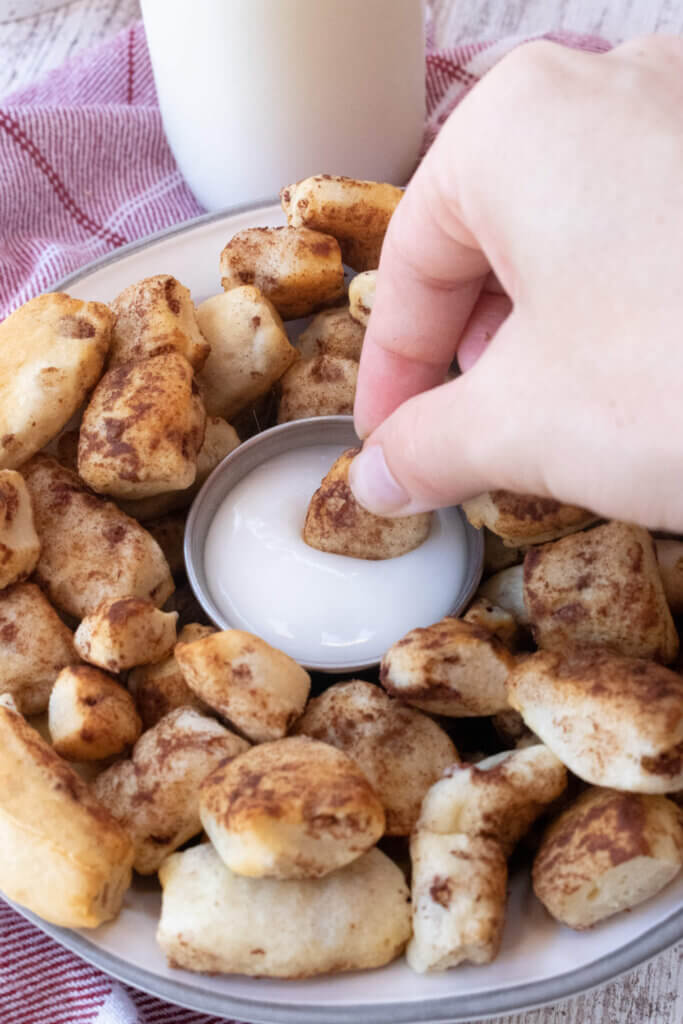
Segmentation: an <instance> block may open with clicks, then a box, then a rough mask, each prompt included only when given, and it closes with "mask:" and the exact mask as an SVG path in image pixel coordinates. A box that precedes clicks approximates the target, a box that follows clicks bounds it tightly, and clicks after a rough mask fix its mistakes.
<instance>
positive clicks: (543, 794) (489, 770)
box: [417, 743, 567, 857]
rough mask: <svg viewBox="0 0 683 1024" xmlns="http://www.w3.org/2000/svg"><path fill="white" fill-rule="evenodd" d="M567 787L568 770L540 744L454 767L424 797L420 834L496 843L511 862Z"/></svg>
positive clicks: (419, 825) (419, 823)
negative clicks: (517, 847)
mask: <svg viewBox="0 0 683 1024" xmlns="http://www.w3.org/2000/svg"><path fill="white" fill-rule="evenodd" d="M566 786H567V769H566V768H565V766H564V765H563V764H562V762H561V761H560V760H559V759H558V758H557V757H555V755H554V754H553V752H552V751H551V750H549V749H548V747H545V746H543V744H542V743H536V744H534V745H533V746H530V747H526V748H525V749H523V750H506V751H504V752H503V753H502V754H494V755H493V756H492V757H487V758H485V759H484V760H483V761H479V762H478V763H477V764H454V765H451V766H450V767H449V768H447V769H446V771H445V772H444V774H443V776H442V777H441V778H440V779H439V780H438V782H435V783H434V785H433V786H432V787H431V788H430V789H429V791H428V792H427V793H426V795H425V798H424V800H423V802H422V810H421V812H420V819H419V821H418V824H417V828H418V831H419V830H421V829H424V830H426V831H428V832H439V833H445V834H449V833H454V832H461V833H465V834H467V835H469V836H476V837H479V838H481V839H493V840H495V841H496V842H497V843H499V844H500V846H501V847H502V849H503V853H504V854H505V856H506V857H509V856H510V854H511V853H512V851H513V849H514V847H515V845H516V844H517V842H518V841H519V840H520V839H521V838H522V836H523V835H524V834H525V833H526V832H527V831H528V830H529V828H530V827H531V825H532V824H533V822H534V821H536V819H537V818H538V817H539V815H541V814H542V813H543V811H544V810H545V809H546V807H548V805H549V804H551V803H552V802H553V800H556V799H557V797H558V796H560V794H561V793H562V792H563V791H564V790H565V788H566Z"/></svg>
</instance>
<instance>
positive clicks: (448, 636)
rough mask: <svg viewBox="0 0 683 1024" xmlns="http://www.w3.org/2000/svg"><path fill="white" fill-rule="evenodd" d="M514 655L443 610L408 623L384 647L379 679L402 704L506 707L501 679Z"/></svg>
mask: <svg viewBox="0 0 683 1024" xmlns="http://www.w3.org/2000/svg"><path fill="white" fill-rule="evenodd" d="M514 666H515V658H514V655H513V654H512V653H511V652H510V651H509V650H508V649H507V647H506V646H505V644H504V643H503V642H502V641H501V640H499V639H498V637H497V636H495V635H494V634H493V633H491V632H489V630H487V629H482V628H481V627H480V626H475V625H473V624H472V623H471V622H465V621H464V620H463V619H456V618H453V617H452V616H450V615H447V616H446V618H445V619H441V621H440V622H435V623H434V624H433V625H432V626H427V627H426V628H418V629H413V630H411V631H410V633H407V634H406V635H405V636H404V637H403V638H402V639H401V640H399V641H397V643H395V644H393V646H392V647H390V648H389V650H388V651H387V652H386V654H385V655H384V657H383V658H382V661H381V664H380V682H381V683H382V686H383V687H384V689H385V690H386V691H387V693H389V694H391V696H392V697H398V698H399V699H400V700H403V701H405V702H406V704H412V705H414V706H415V707H418V708H421V709H422V710H423V711H430V712H432V713H433V714H437V715H451V716H454V717H456V718H460V717H464V718H467V717H471V716H479V715H495V714H496V713H497V712H498V711H502V710H504V709H505V708H506V707H508V700H507V694H506V692H505V680H506V679H507V676H508V673H509V672H510V671H511V670H512V669H513V668H514Z"/></svg>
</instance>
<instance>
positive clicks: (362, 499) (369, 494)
mask: <svg viewBox="0 0 683 1024" xmlns="http://www.w3.org/2000/svg"><path fill="white" fill-rule="evenodd" d="M349 483H350V484H351V490H352V491H353V493H354V497H355V498H356V500H357V501H358V502H359V503H360V504H361V505H362V506H363V508H366V509H367V510H368V512H373V513H374V514H375V515H377V516H386V515H396V513H397V512H400V511H401V509H403V508H405V506H406V505H407V504H408V503H409V502H410V495H409V494H408V493H407V491H405V490H404V489H403V487H401V485H400V484H399V483H398V481H397V480H396V479H395V478H394V475H393V474H392V472H391V470H390V469H389V467H388V466H387V463H386V459H385V458H384V452H383V451H382V446H381V445H379V444H373V445H370V446H369V447H367V448H363V450H362V451H361V452H360V454H359V455H357V456H356V458H355V459H354V460H353V462H352V463H351V466H350V467H349Z"/></svg>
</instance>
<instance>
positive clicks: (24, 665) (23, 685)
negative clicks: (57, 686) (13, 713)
mask: <svg viewBox="0 0 683 1024" xmlns="http://www.w3.org/2000/svg"><path fill="white" fill-rule="evenodd" d="M77 661H78V654H77V653H76V648H75V647H74V637H73V633H72V632H71V630H70V629H69V628H68V627H67V626H65V625H64V623H63V622H62V620H61V619H60V617H59V615H58V614H57V612H56V611H55V610H54V608H53V607H52V605H51V604H50V602H49V601H48V600H47V598H46V597H45V595H44V594H43V592H42V590H41V589H40V588H39V587H37V586H36V585H35V583H15V584H14V586H11V587H7V588H6V589H5V590H1V591H0V693H10V694H11V695H12V697H13V698H14V701H15V703H16V705H17V708H18V709H19V711H21V713H22V714H24V715H38V714H40V713H41V712H42V711H45V709H46V708H47V702H48V699H49V697H50V690H51V689H52V685H53V683H54V681H55V679H56V678H57V676H58V675H59V673H60V671H61V670H62V669H63V668H64V667H65V666H66V665H71V664H73V663H74V662H77Z"/></svg>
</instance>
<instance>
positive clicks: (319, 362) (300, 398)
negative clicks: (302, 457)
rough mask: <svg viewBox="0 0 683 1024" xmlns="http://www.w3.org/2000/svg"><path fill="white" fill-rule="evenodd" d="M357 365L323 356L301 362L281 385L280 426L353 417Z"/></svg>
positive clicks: (337, 357) (292, 368)
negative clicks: (311, 418)
mask: <svg viewBox="0 0 683 1024" xmlns="http://www.w3.org/2000/svg"><path fill="white" fill-rule="evenodd" d="M357 380H358V363H357V362H356V361H355V360H353V359H346V358H344V357H343V356H333V355H328V354H327V353H322V354H320V355H317V356H312V357H311V358H310V359H302V360H300V361H299V362H298V363H295V364H294V365H293V366H292V367H290V369H289V370H288V371H287V373H285V375H284V376H283V377H282V379H281V380H280V383H279V391H280V400H279V404H278V412H277V421H278V423H290V422H291V421H292V420H304V419H307V418H308V417H309V416H350V415H351V413H352V412H353V402H354V398H355V397H356V382H357Z"/></svg>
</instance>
